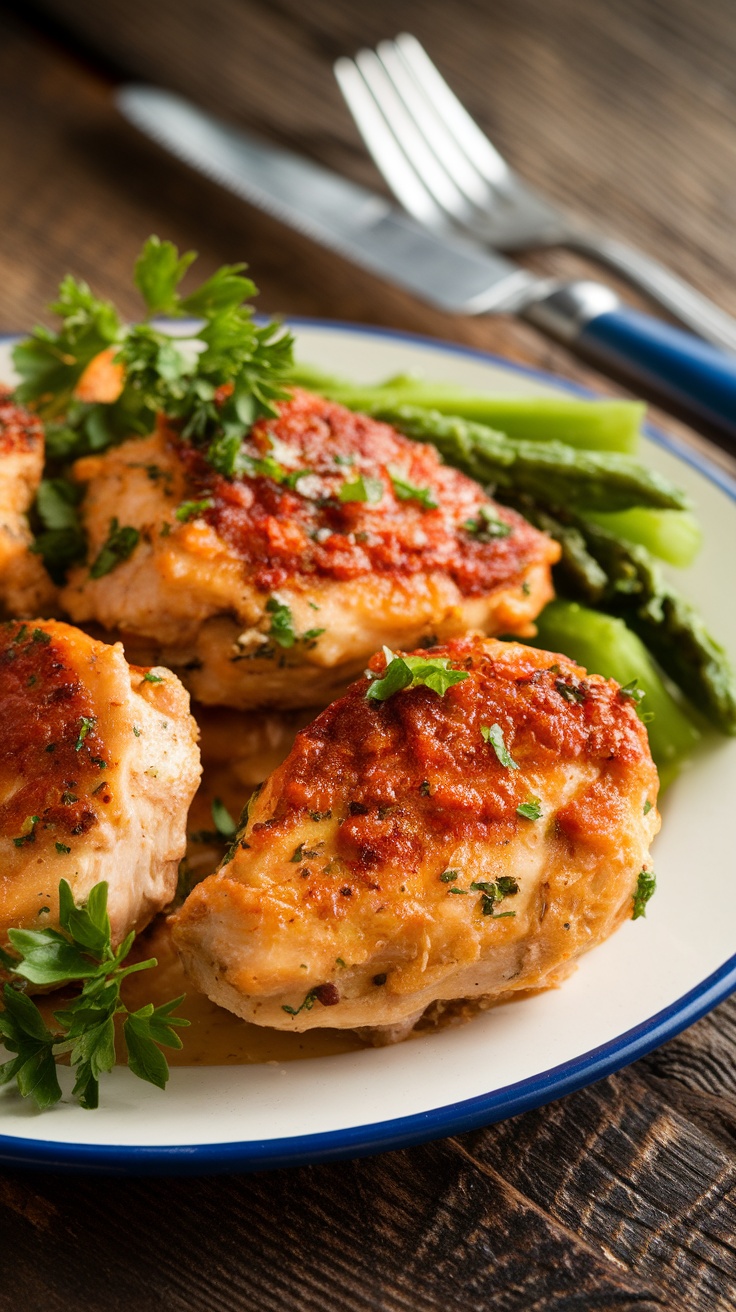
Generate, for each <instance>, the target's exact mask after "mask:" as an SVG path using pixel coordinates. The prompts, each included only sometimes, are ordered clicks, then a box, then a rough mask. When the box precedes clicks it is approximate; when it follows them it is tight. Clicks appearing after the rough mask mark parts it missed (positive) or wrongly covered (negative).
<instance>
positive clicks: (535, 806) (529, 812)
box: [516, 797, 542, 820]
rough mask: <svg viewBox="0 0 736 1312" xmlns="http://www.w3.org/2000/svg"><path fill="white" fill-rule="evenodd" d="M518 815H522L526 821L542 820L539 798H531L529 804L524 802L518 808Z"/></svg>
mask: <svg viewBox="0 0 736 1312" xmlns="http://www.w3.org/2000/svg"><path fill="white" fill-rule="evenodd" d="M516 814H517V815H522V816H523V817H524V819H525V820H541V818H542V804H541V802H540V800H539V798H538V797H530V798H529V801H528V802H522V803H521V805H520V806H517V808H516Z"/></svg>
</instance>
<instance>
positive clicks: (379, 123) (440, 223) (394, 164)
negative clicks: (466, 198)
mask: <svg viewBox="0 0 736 1312" xmlns="http://www.w3.org/2000/svg"><path fill="white" fill-rule="evenodd" d="M334 70H335V77H336V78H337V81H338V83H339V86H340V90H341V91H342V94H343V96H344V97H345V100H346V102H347V105H348V108H349V110H350V112H351V114H352V116H353V118H354V120H355V123H356V124H357V127H358V131H359V132H360V134H361V136H362V138H363V140H364V142H365V144H366V146H367V147H368V150H369V152H370V154H371V155H372V157H373V159H374V161H375V164H376V167H377V168H378V171H379V172H380V173H382V174H383V176H384V178H385V179H386V181H387V183H388V185H389V187H390V188H391V190H392V191H393V193H394V195H395V196H396V197H397V199H398V200H399V201H400V203H401V204H402V205H403V207H404V209H405V210H406V211H407V212H408V213H409V214H411V215H413V217H414V218H415V219H418V220H419V222H420V223H424V224H426V225H427V226H428V227H430V228H441V227H444V226H446V224H445V216H444V214H443V213H442V210H441V209H440V207H439V205H437V204H436V202H435V201H434V200H433V199H432V197H431V195H430V194H429V192H428V190H427V188H426V187H425V185H424V183H423V182H422V180H421V178H420V177H419V176H418V174H417V172H416V170H415V169H414V168H413V167H412V165H411V164H410V162H409V161H408V160H407V158H406V156H405V154H404V152H403V151H402V150H401V148H400V147H399V146H398V145H397V142H396V139H395V137H394V134H393V132H392V131H391V129H390V128H389V127H388V125H387V123H386V120H385V118H384V116H383V114H382V113H381V110H380V109H379V108H378V105H377V104H376V102H375V100H374V98H373V96H372V94H371V92H370V91H369V89H368V87H367V86H366V83H365V81H364V79H363V76H362V74H361V72H360V69H359V68H358V67H357V65H356V64H355V63H354V62H353V60H352V59H346V58H341V59H338V60H337V61H336V62H335V65H334Z"/></svg>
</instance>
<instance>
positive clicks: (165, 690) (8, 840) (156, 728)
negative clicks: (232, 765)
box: [0, 620, 200, 943]
mask: <svg viewBox="0 0 736 1312" xmlns="http://www.w3.org/2000/svg"><path fill="white" fill-rule="evenodd" d="M0 709H1V710H2V719H3V730H2V737H1V738H0V853H1V854H2V864H1V866H0V939H2V938H4V936H5V931H6V930H7V929H8V928H10V927H13V926H28V927H46V926H48V925H49V924H53V923H54V920H55V917H56V915H57V911H58V906H57V890H58V885H59V880H60V879H61V878H62V877H63V878H65V879H67V880H68V881H69V883H70V885H71V887H72V891H73V894H74V897H75V899H76V901H77V902H83V901H84V900H85V899H86V897H87V896H88V894H89V892H90V890H91V888H92V887H93V886H94V885H95V884H96V883H98V882H99V881H100V880H107V882H108V885H109V897H108V904H109V911H110V919H111V923H112V932H113V939H114V941H115V942H116V943H117V942H119V941H120V940H121V939H122V938H123V937H124V936H125V934H126V933H127V932H128V930H130V929H133V928H140V927H141V926H142V925H145V924H146V923H147V922H148V921H149V920H150V919H151V917H152V916H153V915H155V914H156V913H157V912H158V911H160V910H161V909H162V908H163V907H165V906H166V905H167V903H168V902H170V901H171V899H172V897H173V895H174V892H175V889H176V882H177V871H178V866H179V861H180V859H181V857H182V856H183V855H184V847H185V840H186V832H185V831H186V821H187V812H188V808H189V804H190V802H191V800H192V797H193V795H194V792H195V789H196V787H197V783H198V780H199V775H200V764H199V750H198V747H197V727H196V724H195V722H194V720H193V719H192V717H191V715H190V714H189V697H188V695H187V693H186V692H185V690H184V688H182V686H181V684H180V683H179V680H178V679H177V678H176V677H175V676H174V675H173V674H171V672H170V671H169V670H165V669H155V670H143V669H138V668H136V667H134V666H129V665H128V664H127V662H126V660H125V657H124V655H123V649H122V647H121V646H120V644H117V645H116V646H113V647H111V646H107V645H106V644H104V643H101V642H96V641H95V640H94V639H92V638H90V637H88V636H87V634H85V633H81V632H80V631H79V630H78V629H74V628H71V627H70V626H69V625H67V624H61V623H57V622H56V621H54V620H48V621H45V622H44V621H30V622H28V623H21V622H17V621H16V622H8V623H5V624H2V625H0ZM42 913H47V914H42ZM39 916H41V919H39Z"/></svg>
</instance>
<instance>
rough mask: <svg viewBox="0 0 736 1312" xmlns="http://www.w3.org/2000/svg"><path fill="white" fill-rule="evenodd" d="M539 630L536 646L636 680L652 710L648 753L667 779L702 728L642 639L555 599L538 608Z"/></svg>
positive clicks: (625, 681)
mask: <svg viewBox="0 0 736 1312" xmlns="http://www.w3.org/2000/svg"><path fill="white" fill-rule="evenodd" d="M537 630H538V632H537V636H536V638H533V639H531V641H532V643H533V645H534V646H537V647H544V648H546V649H547V650H548V651H553V652H557V651H559V652H562V653H563V655H565V656H569V657H570V658H571V659H572V660H574V661H576V662H577V663H578V664H579V665H583V666H584V667H585V668H586V669H587V670H589V671H590V673H591V674H602V675H603V676H604V678H606V679H615V680H616V681H617V682H618V683H620V684H621V685H622V687H625V686H626V685H630V684H631V682H632V681H633V680H636V682H637V687H638V689H639V690H640V691H643V692H645V693H646V699H645V703H644V704H645V705H646V708H647V710H648V711H649V712H650V713H652V712H653V719H652V720H651V722H650V723H649V724H648V725H647V731H648V734H649V745H650V747H651V750H652V756H653V757H654V760H655V761H656V763H657V765H658V767H659V769H660V774H661V776H662V782H663V783H664V782H665V781H668V780H669V779H671V778H672V777H673V776H674V774H675V773H676V772H677V768H678V766H679V765H680V763H681V762H682V761H683V760H684V758H685V757H686V756H688V755H689V754H690V753H691V752H692V751H693V749H694V748H695V746H696V745H697V743H698V741H699V739H700V733H699V731H698V729H697V728H696V726H695V725H694V724H693V722H692V720H691V719H690V717H689V716H688V715H687V714H686V713H685V710H684V708H683V707H682V706H681V705H680V704H679V702H677V701H675V699H674V697H673V696H672V694H671V693H670V692H669V691H668V689H667V687H666V685H665V684H664V682H663V680H662V677H661V675H660V674H659V672H658V670H657V668H656V666H655V664H654V662H653V661H652V658H651V656H650V655H649V653H648V652H647V650H646V647H645V646H644V644H643V643H642V641H641V639H640V638H638V637H637V635H636V634H635V633H632V631H631V629H629V628H627V626H626V625H625V624H624V622H623V620H620V619H616V618H615V617H614V616H612V615H605V614H603V613H602V612H601V611H594V610H588V609H587V608H586V607H584V606H580V605H578V603H577V602H574V601H562V600H559V599H558V600H557V601H553V602H551V603H550V604H549V606H547V607H545V609H544V610H543V611H542V613H541V615H540V616H539V618H538V620H537ZM637 709H638V703H637Z"/></svg>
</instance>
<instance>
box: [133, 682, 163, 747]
mask: <svg viewBox="0 0 736 1312" xmlns="http://www.w3.org/2000/svg"><path fill="white" fill-rule="evenodd" d="M143 682H144V683H164V682H165V680H164V677H163V675H162V674H154V673H153V670H146V672H145V674H144V675H143ZM133 733H135V725H134V726H133ZM136 737H138V734H136Z"/></svg>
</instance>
